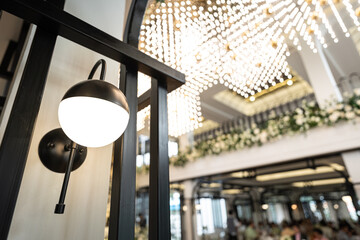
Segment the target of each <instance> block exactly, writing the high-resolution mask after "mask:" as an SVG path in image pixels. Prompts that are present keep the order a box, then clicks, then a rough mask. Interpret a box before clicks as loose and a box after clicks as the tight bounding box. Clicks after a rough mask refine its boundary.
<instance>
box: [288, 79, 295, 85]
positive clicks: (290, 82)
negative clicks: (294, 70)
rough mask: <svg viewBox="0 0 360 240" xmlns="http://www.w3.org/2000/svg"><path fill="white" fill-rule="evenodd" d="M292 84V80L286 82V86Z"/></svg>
mask: <svg viewBox="0 0 360 240" xmlns="http://www.w3.org/2000/svg"><path fill="white" fill-rule="evenodd" d="M293 83H294V82H293V80H291V79H289V80H287V82H286V84H287V85H289V86H291V85H293Z"/></svg>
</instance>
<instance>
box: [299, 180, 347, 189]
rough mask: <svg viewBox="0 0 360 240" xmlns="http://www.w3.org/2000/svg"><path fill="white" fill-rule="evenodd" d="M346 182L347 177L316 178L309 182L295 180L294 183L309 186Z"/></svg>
mask: <svg viewBox="0 0 360 240" xmlns="http://www.w3.org/2000/svg"><path fill="white" fill-rule="evenodd" d="M340 183H345V178H334V179H325V180H316V181H309V182H295V183H293V184H292V185H293V186H294V187H299V188H303V187H308V186H322V185H331V184H340Z"/></svg>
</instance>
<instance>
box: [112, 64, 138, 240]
mask: <svg viewBox="0 0 360 240" xmlns="http://www.w3.org/2000/svg"><path fill="white" fill-rule="evenodd" d="M120 89H121V90H122V91H123V92H124V93H125V96H126V97H127V100H128V104H129V110H130V120H129V124H128V126H127V128H126V130H125V132H124V134H123V136H122V137H121V138H120V139H119V140H117V141H116V142H115V146H114V164H113V177H112V186H111V209H110V223H109V240H121V239H134V229H135V191H136V185H135V183H136V114H137V105H138V101H137V70H136V69H126V67H125V66H124V65H122V67H121V84H120Z"/></svg>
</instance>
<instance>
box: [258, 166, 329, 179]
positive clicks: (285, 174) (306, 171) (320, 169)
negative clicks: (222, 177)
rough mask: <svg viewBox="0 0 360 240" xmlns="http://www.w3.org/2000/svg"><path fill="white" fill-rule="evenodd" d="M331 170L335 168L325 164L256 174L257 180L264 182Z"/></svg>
mask: <svg viewBox="0 0 360 240" xmlns="http://www.w3.org/2000/svg"><path fill="white" fill-rule="evenodd" d="M329 172H334V169H332V168H331V167H325V166H324V167H317V168H316V169H312V168H305V169H300V170H293V171H287V172H280V173H272V174H265V175H259V176H256V181H260V182H264V181H271V180H276V179H283V178H292V177H300V176H306V175H315V174H321V173H329Z"/></svg>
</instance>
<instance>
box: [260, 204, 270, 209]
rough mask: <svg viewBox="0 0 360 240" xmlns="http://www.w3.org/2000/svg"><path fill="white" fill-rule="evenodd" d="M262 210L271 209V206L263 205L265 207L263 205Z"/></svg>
mask: <svg viewBox="0 0 360 240" xmlns="http://www.w3.org/2000/svg"><path fill="white" fill-rule="evenodd" d="M261 208H262V209H263V210H267V209H268V208H269V204H263V205H261Z"/></svg>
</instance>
